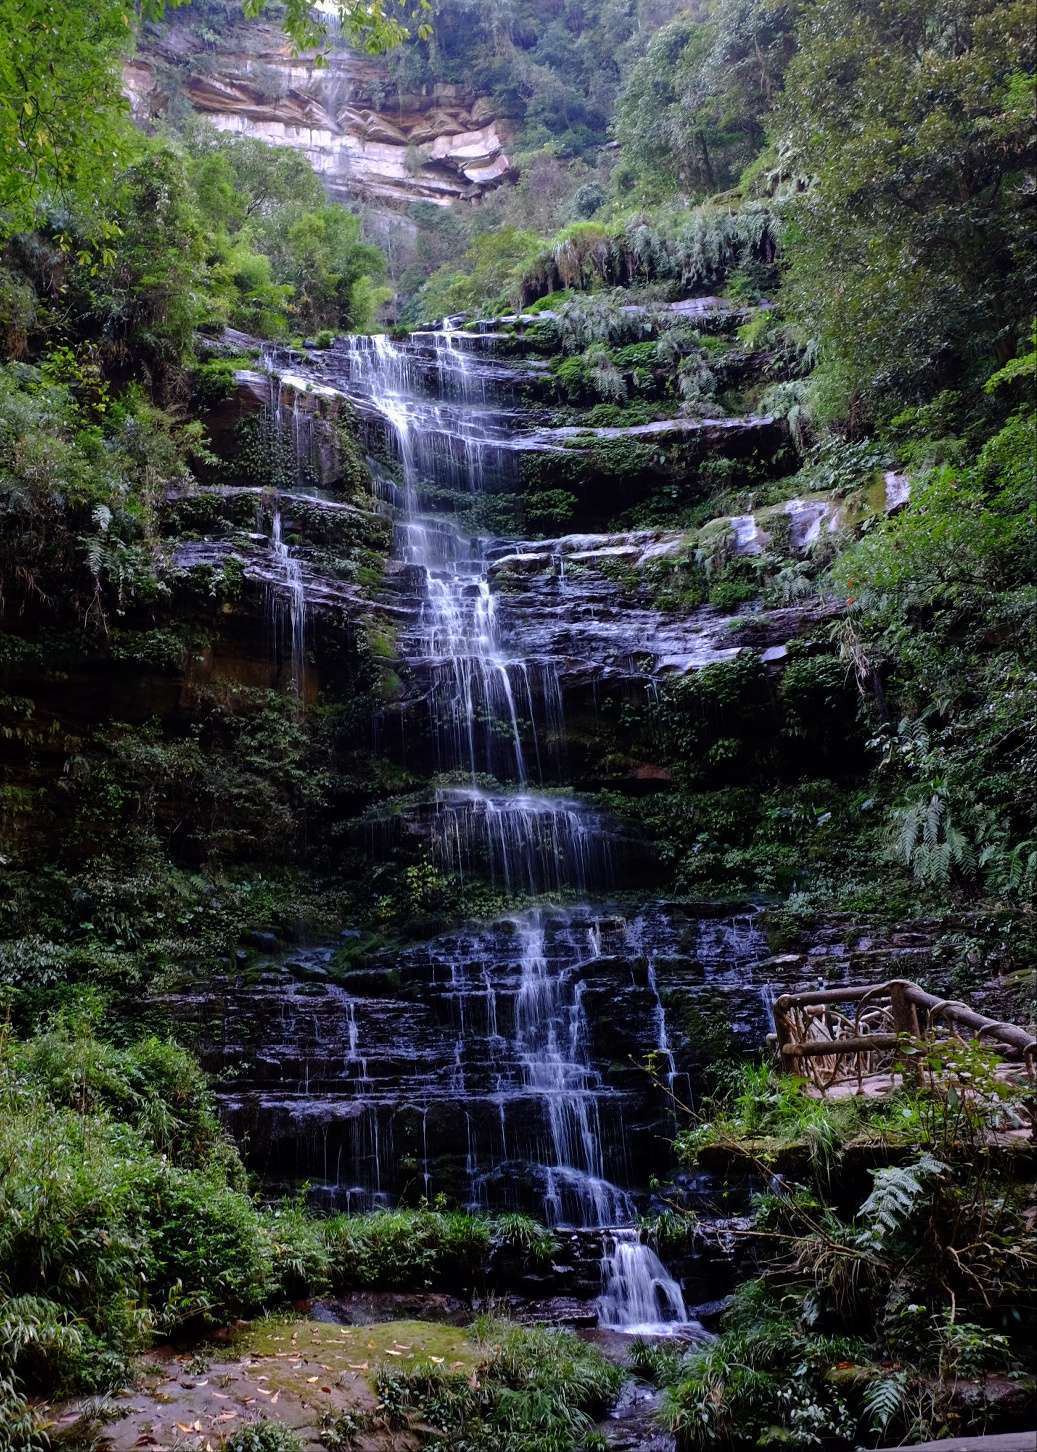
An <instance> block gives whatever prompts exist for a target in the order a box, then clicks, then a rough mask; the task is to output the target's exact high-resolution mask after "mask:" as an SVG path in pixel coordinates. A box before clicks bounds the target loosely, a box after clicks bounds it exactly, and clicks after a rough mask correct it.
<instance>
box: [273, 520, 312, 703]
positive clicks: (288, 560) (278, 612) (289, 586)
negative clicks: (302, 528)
mask: <svg viewBox="0 0 1037 1452" xmlns="http://www.w3.org/2000/svg"><path fill="white" fill-rule="evenodd" d="M270 549H271V552H272V554H273V556H274V561H275V564H276V566H277V569H278V571H279V573H280V575H281V577H282V579H283V581H284V594H285V595H287V606H288V608H287V625H288V631H287V633H288V640H289V651H290V660H291V667H292V687H293V689H294V691H295V694H296V695H297V696H300V695H302V688H303V676H304V674H305V670H306V588H305V586H304V585H303V579H302V567H301V566H300V564H299V561H298V560H297V559H295V558H294V557H293V555H292V551H291V547H290V546H289V545H287V544H286V543H285V540H284V534H283V530H282V526H281V511H280V510H279V509H275V510H274V518H273V523H272V524H271V526H270ZM284 604H285V602H284V598H283V596H282V595H281V594H280V593H279V592H275V593H274V594H273V595H272V608H273V610H274V612H275V616H279V617H280V618H281V620H282V621H283V620H284V615H285V609H284Z"/></svg>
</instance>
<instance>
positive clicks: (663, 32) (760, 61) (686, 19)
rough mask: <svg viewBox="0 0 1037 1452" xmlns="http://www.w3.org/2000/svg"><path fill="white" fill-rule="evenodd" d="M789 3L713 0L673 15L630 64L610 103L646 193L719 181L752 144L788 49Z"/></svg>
mask: <svg viewBox="0 0 1037 1452" xmlns="http://www.w3.org/2000/svg"><path fill="white" fill-rule="evenodd" d="M795 13H796V10H795V7H794V6H788V5H771V4H766V3H760V0H721V3H719V4H716V5H713V6H711V7H710V13H709V17H708V19H702V18H700V17H699V16H697V15H681V16H678V18H677V19H676V20H673V21H671V22H670V24H669V25H665V26H663V27H662V29H660V30H659V31H657V32H656V34H655V35H654V36H653V37H652V39H651V41H650V43H649V45H648V47H647V49H646V50H645V52H644V55H643V56H642V58H641V59H640V60H638V62H637V63H636V64H635V65H634V66H632V67H631V70H630V72H629V74H628V76H627V78H626V83H625V86H624V89H623V93H622V95H621V97H620V99H619V103H618V105H617V108H616V117H617V131H618V133H619V137H620V140H621V142H622V144H623V148H624V162H625V163H626V164H627V165H630V166H632V168H633V169H634V170H635V171H636V173H638V174H639V177H640V180H641V183H642V185H643V186H645V187H646V188H647V190H648V191H649V192H650V193H653V194H655V195H659V194H661V195H663V196H665V195H667V194H669V193H670V192H671V191H673V190H677V191H681V192H684V193H685V194H687V193H693V194H694V193H699V194H701V193H703V192H705V193H709V192H716V191H719V190H723V189H724V188H725V187H729V186H730V185H731V184H732V183H733V182H734V181H735V180H737V177H738V174H739V172H740V171H741V170H742V168H743V167H744V166H745V165H746V164H747V163H748V162H750V161H752V160H753V159H754V158H755V156H756V154H757V152H758V151H759V150H760V148H761V146H762V144H763V140H764V131H765V126H766V121H767V115H768V111H769V109H770V106H771V102H772V98H773V96H774V94H775V93H776V91H777V90H778V89H779V88H780V86H781V81H782V76H783V74H784V71H785V67H786V66H787V64H788V61H789V58H790V56H791V55H792V54H793V52H794V50H795V37H794V33H793V19H794V16H795Z"/></svg>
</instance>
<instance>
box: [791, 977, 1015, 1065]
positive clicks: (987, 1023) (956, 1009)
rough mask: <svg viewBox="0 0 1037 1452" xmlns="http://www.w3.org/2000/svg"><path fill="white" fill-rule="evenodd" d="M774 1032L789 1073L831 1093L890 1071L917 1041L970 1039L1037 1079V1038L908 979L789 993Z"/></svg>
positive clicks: (1013, 1025)
mask: <svg viewBox="0 0 1037 1452" xmlns="http://www.w3.org/2000/svg"><path fill="white" fill-rule="evenodd" d="M774 1031H775V1040H776V1047H777V1052H778V1056H779V1061H780V1063H781V1065H782V1067H783V1068H785V1069H788V1070H790V1071H795V1072H797V1073H800V1074H802V1075H803V1077H804V1078H806V1079H809V1080H810V1081H811V1082H812V1083H813V1084H814V1085H815V1086H816V1087H817V1088H818V1089H820V1090H822V1091H826V1090H828V1089H831V1088H833V1087H836V1086H839V1085H847V1086H848V1085H850V1084H852V1083H853V1082H854V1081H856V1083H857V1087H858V1089H860V1088H862V1086H863V1081H864V1079H865V1078H869V1077H871V1076H873V1075H878V1074H888V1073H891V1072H892V1071H893V1068H894V1066H895V1065H896V1064H897V1063H898V1062H899V1061H900V1060H902V1059H903V1057H904V1050H905V1047H906V1046H907V1044H908V1043H909V1042H911V1041H916V1042H917V1041H919V1040H920V1041H922V1042H926V1041H929V1042H939V1041H941V1040H950V1039H958V1040H967V1039H972V1040H975V1041H978V1042H984V1043H987V1044H989V1045H990V1047H991V1048H994V1049H996V1050H997V1052H998V1054H999V1056H1000V1058H1001V1059H1002V1060H1003V1061H1004V1062H1005V1063H1006V1064H1009V1065H1013V1066H1016V1067H1017V1069H1018V1071H1021V1074H1023V1075H1025V1076H1027V1077H1029V1079H1030V1080H1031V1081H1037V1038H1035V1037H1034V1036H1033V1035H1032V1034H1031V1033H1029V1032H1027V1030H1026V1029H1022V1028H1019V1027H1018V1026H1017V1025H1016V1024H1011V1023H1001V1022H999V1021H998V1020H997V1019H993V1018H988V1017H987V1016H986V1014H982V1013H977V1011H976V1010H975V1009H974V1008H970V1007H969V1006H968V1004H966V1003H958V1002H957V1001H956V1000H954V999H947V998H938V997H937V996H936V994H934V993H927V992H926V990H925V989H924V988H920V987H919V985H918V984H917V983H911V982H909V981H908V979H906V978H893V979H890V980H889V981H888V982H886V983H873V984H866V985H864V986H859V987H852V986H847V987H845V988H825V989H817V990H814V991H809V990H808V991H806V992H803V993H783V994H782V995H781V997H780V998H777V999H776V1000H775V1003H774Z"/></svg>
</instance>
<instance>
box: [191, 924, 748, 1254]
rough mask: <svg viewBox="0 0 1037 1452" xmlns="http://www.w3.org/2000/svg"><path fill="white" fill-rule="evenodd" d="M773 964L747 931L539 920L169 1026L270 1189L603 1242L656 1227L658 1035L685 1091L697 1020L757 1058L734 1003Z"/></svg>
mask: <svg viewBox="0 0 1037 1452" xmlns="http://www.w3.org/2000/svg"><path fill="white" fill-rule="evenodd" d="M767 957H768V948H767V944H766V942H765V940H764V938H763V936H762V934H761V933H760V932H759V931H758V929H757V928H756V927H755V926H754V923H753V920H752V918H751V917H748V916H747V917H734V918H727V919H716V918H704V917H699V916H697V915H696V913H695V912H694V911H693V910H692V911H689V910H687V909H681V908H679V907H670V906H664V905H661V904H659V905H653V904H646V905H644V906H642V907H641V908H640V909H638V910H637V911H636V912H628V911H626V910H623V909H618V908H615V907H609V906H608V905H604V906H599V907H591V906H587V905H584V906H582V907H575V908H572V909H561V908H558V909H546V908H545V909H540V910H537V911H532V912H525V913H520V914H516V915H514V916H513V917H511V918H508V919H505V920H503V921H500V922H496V923H492V924H485V925H472V926H470V927H467V928H465V929H463V930H459V931H457V932H453V933H448V934H445V935H443V936H442V937H438V938H434V939H432V940H430V941H428V942H425V943H421V944H416V945H414V946H412V947H409V948H404V949H396V950H393V951H392V952H388V953H384V954H373V955H371V956H368V957H366V958H363V957H361V958H359V959H358V958H357V957H356V956H355V955H351V956H349V957H348V958H343V959H342V960H341V966H339V964H337V963H336V956H335V951H334V949H333V948H331V947H327V948H322V949H311V950H302V951H298V952H296V953H295V954H294V955H292V956H291V957H290V959H289V962H288V965H287V967H286V968H285V969H278V967H277V965H276V964H271V965H269V966H268V968H267V969H266V970H264V971H262V972H261V973H260V974H259V976H258V978H257V977H256V976H255V975H251V976H249V977H246V978H242V979H240V980H239V979H234V978H231V979H229V980H228V981H226V982H224V983H223V984H221V985H218V986H217V987H215V988H214V989H213V990H212V991H211V992H207V993H205V994H200V995H198V996H197V997H194V998H192V997H190V996H185V997H180V998H177V999H175V1000H171V1001H170V1003H169V1012H170V1013H171V1014H172V1015H175V1016H176V1017H177V1018H178V1019H183V1020H184V1021H188V1022H193V1023H194V1024H196V1025H197V1027H198V1032H199V1036H200V1038H201V1039H202V1042H203V1043H204V1044H207V1046H208V1047H207V1049H206V1051H205V1056H204V1057H205V1063H206V1067H207V1068H209V1069H210V1070H211V1071H212V1072H213V1073H214V1074H215V1075H216V1076H217V1082H218V1083H219V1085H220V1089H219V1099H220V1103H221V1107H222V1111H223V1114H224V1117H225V1119H226V1120H227V1122H228V1124H229V1126H230V1127H231V1129H232V1130H233V1131H234V1133H235V1135H236V1136H238V1137H240V1138H241V1139H242V1140H243V1142H244V1145H245V1152H246V1155H247V1158H248V1161H249V1164H250V1166H251V1168H252V1169H253V1170H254V1171H255V1172H257V1173H258V1174H260V1175H262V1176H263V1177H264V1178H265V1179H266V1180H268V1181H271V1182H277V1183H280V1184H299V1183H304V1182H306V1183H309V1184H310V1185H311V1186H313V1187H315V1189H314V1194H315V1195H316V1196H318V1197H319V1198H320V1199H321V1201H322V1203H324V1204H327V1205H329V1206H339V1207H341V1208H352V1209H362V1208H369V1207H371V1206H374V1205H379V1204H389V1203H395V1202H397V1201H400V1200H403V1201H406V1200H407V1199H408V1198H409V1199H412V1200H413V1199H414V1198H416V1197H419V1196H421V1195H422V1194H424V1193H425V1192H426V1188H427V1192H428V1193H429V1194H430V1195H432V1196H435V1195H439V1194H442V1195H445V1196H446V1197H447V1198H448V1200H450V1201H451V1202H453V1203H456V1204H459V1205H466V1206H471V1207H473V1208H480V1209H486V1210H504V1209H520V1210H524V1211H526V1212H527V1213H530V1214H534V1215H537V1216H539V1217H542V1218H549V1219H551V1220H552V1221H554V1222H555V1223H557V1224H567V1225H576V1226H580V1225H586V1226H595V1225H596V1226H601V1225H606V1226H617V1225H622V1224H630V1223H631V1222H632V1220H633V1219H634V1217H635V1214H637V1213H640V1212H647V1211H650V1210H652V1209H653V1205H652V1198H651V1192H650V1191H649V1189H648V1186H649V1183H650V1181H651V1180H652V1178H653V1177H654V1176H656V1175H657V1174H658V1172H659V1168H660V1165H661V1164H662V1163H664V1162H665V1160H666V1157H667V1154H668V1146H669V1143H670V1141H671V1140H672V1136H673V1122H672V1118H671V1113H670V1104H669V1101H668V1100H667V1098H666V1095H665V1094H664V1093H661V1092H660V1090H659V1088H658V1087H657V1085H656V1084H655V1082H653V1080H652V1078H651V1077H650V1076H649V1075H648V1074H647V1073H645V1071H644V1069H643V1068H642V1067H641V1065H642V1064H643V1063H644V1061H645V1060H646V1059H648V1058H649V1057H650V1056H651V1055H653V1054H655V1055H657V1056H658V1054H659V1052H660V1039H661V1038H662V1039H663V1042H665V1043H666V1044H667V1045H668V1046H669V1050H670V1052H671V1053H672V1054H673V1056H674V1059H675V1061H676V1062H677V1064H678V1066H679V1067H680V1069H681V1070H682V1071H683V1072H691V1073H694V1071H695V1070H694V1066H695V1061H696V1048H695V1040H694V1036H693V1032H692V1026H693V1025H695V1024H696V1023H698V1022H700V1021H703V1022H704V1021H706V1020H708V1019H710V1018H712V1019H714V1020H716V1021H718V1022H723V1023H725V1024H726V1025H728V1026H729V1029H730V1032H731V1033H732V1035H733V1036H734V1037H735V1039H736V1041H738V1042H740V1043H742V1044H744V1045H745V1046H746V1047H747V1048H748V1047H749V1046H756V1045H760V1044H762V1043H763V1041H764V1039H765V1037H766V1033H767V1031H768V1028H769V1023H768V1022H767V1019H766V1012H765V1008H764V1004H763V1002H762V1000H761V997H760V994H759V992H758V991H753V990H752V988H751V987H750V991H749V992H747V991H746V988H747V985H750V986H751V985H754V984H755V985H756V986H757V989H758V987H759V985H760V984H761V983H762V982H764V981H769V980H771V979H772V978H773V976H774V973H775V969H774V967H773V966H768V967H766V968H764V969H757V968H756V965H757V964H759V963H762V962H763V961H764V960H765V959H766V958H767ZM650 970H651V971H650ZM660 1015H661V1017H660ZM664 1067H665V1065H664ZM426 1177H427V1179H426ZM654 1208H655V1209H661V1208H662V1207H661V1206H655V1207H654Z"/></svg>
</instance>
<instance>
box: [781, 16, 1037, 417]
mask: <svg viewBox="0 0 1037 1452" xmlns="http://www.w3.org/2000/svg"><path fill="white" fill-rule="evenodd" d="M1032 20H1033V16H1032V11H1031V7H1030V5H1029V3H1028V0H1008V3H1005V0H813V3H812V4H810V5H809V7H808V8H807V9H806V10H805V12H804V15H803V18H802V21H801V24H800V27H799V42H800V49H799V53H798V55H797V57H796V58H795V60H793V62H792V63H791V65H790V67H789V70H788V74H787V78H786V85H785V92H784V96H783V99H782V101H781V104H780V108H779V113H778V119H777V123H776V127H775V133H776V135H777V136H778V138H780V139H781V140H783V141H784V142H785V143H786V145H787V146H788V148H789V149H790V151H791V153H792V155H793V158H794V164H795V165H796V168H797V170H798V171H800V172H803V173H807V174H809V175H810V176H811V177H812V178H813V185H812V186H811V187H810V188H809V189H808V190H807V191H806V192H804V193H803V194H802V196H801V198H800V199H799V200H798V201H797V203H796V205H795V208H794V213H793V219H792V222H793V225H792V227H791V228H790V231H789V234H788V236H787V240H786V245H787V249H788V253H789V256H790V260H791V276H790V280H789V283H788V286H787V288H786V302H787V303H788V305H789V306H790V308H791V310H792V311H793V313H794V314H795V315H796V317H797V318H798V319H799V321H800V322H801V323H802V325H803V327H804V328H805V330H807V332H808V333H812V334H813V335H814V336H820V338H821V341H822V351H821V357H822V375H821V376H822V382H823V390H822V402H823V405H824V408H825V409H826V410H827V412H828V414H829V415H830V416H836V417H843V418H849V419H851V421H855V422H856V423H857V425H858V426H859V427H865V426H867V424H868V422H869V420H870V419H873V418H875V417H881V416H883V414H888V413H889V412H892V411H895V410H896V409H897V408H898V407H902V406H903V404H904V403H921V402H925V401H926V400H928V399H929V398H931V397H932V396H933V395H934V394H935V393H937V392H938V391H939V390H940V389H941V388H943V389H948V388H959V389H960V388H962V387H963V386H970V385H972V384H973V383H975V382H977V381H978V380H979V379H981V377H982V375H983V372H984V370H987V369H989V366H990V363H991V361H992V360H993V361H1000V362H1004V361H1005V360H1006V359H1007V358H1008V357H1009V356H1011V354H1012V353H1013V352H1014V351H1015V348H1016V344H1017V342H1018V337H1019V333H1020V326H1021V323H1022V321H1023V320H1024V319H1025V318H1026V317H1027V314H1028V310H1029V305H1030V302H1031V300H1032V296H1033V285H1034V277H1033V263H1034V257H1033V248H1032V235H1031V232H1030V218H1029V212H1030V208H1031V204H1032V191H1031V187H1030V183H1029V181H1028V176H1027V174H1028V171H1029V170H1030V169H1031V168H1032V166H1033V163H1034V161H1035V159H1037V148H1035V143H1034V132H1033V90H1032V80H1033V64H1034V36H1033V26H1032Z"/></svg>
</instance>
